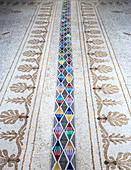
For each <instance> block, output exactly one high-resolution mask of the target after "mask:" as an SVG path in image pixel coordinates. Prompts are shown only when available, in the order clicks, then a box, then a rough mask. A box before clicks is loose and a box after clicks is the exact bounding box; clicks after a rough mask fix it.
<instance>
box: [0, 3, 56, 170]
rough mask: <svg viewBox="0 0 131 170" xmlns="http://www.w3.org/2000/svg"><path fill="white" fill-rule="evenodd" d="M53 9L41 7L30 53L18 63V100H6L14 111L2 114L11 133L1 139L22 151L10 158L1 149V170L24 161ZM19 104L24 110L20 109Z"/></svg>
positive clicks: (0, 117) (13, 87) (28, 47)
mask: <svg viewBox="0 0 131 170" xmlns="http://www.w3.org/2000/svg"><path fill="white" fill-rule="evenodd" d="M52 8H53V3H52V2H49V3H44V4H42V5H40V8H39V11H38V14H37V16H36V19H35V23H33V27H32V30H31V34H30V36H29V37H28V41H27V45H26V46H25V48H24V49H26V50H25V51H23V54H22V59H21V61H20V62H19V63H18V67H17V70H16V74H15V76H14V80H15V83H12V84H11V85H10V87H9V90H10V92H11V94H12V95H13V96H15V95H16V96H17V97H12V95H11V96H10V97H7V98H6V100H5V101H6V105H7V106H8V104H9V106H8V107H10V106H11V109H7V110H4V111H2V112H1V113H0V122H1V123H3V124H5V125H7V129H8V130H7V131H6V132H0V139H1V140H5V141H8V142H15V144H16V148H17V150H18V152H17V153H16V154H14V153H13V154H10V152H9V151H8V149H0V169H2V168H3V167H4V166H5V165H7V166H8V167H12V166H14V167H15V169H18V163H19V162H20V161H21V160H20V156H21V153H22V149H23V145H24V144H25V143H23V139H24V135H25V133H26V129H27V124H28V122H29V119H30V110H31V103H32V102H33V96H34V94H35V89H36V87H37V84H38V81H37V79H38V74H39V72H40V64H41V59H42V51H43V47H44V45H45V42H46V36H47V32H48V27H49V24H50V18H51V14H52ZM21 63H22V64H21ZM13 82H14V81H13ZM14 94H15V95H14ZM18 104H19V106H20V107H18V106H17V105H18ZM8 107H7V108H8ZM5 108H6V107H5ZM12 108H13V109H12ZM15 108H16V109H15ZM21 110H23V112H21ZM20 122H21V123H20ZM16 123H17V124H16ZM14 124H16V125H14ZM18 124H20V128H19V129H18V130H17V129H16V130H11V131H10V130H9V129H12V128H13V127H15V126H16V127H17V125H18ZM9 125H11V126H9ZM13 125H14V126H13ZM18 127H19V126H18Z"/></svg>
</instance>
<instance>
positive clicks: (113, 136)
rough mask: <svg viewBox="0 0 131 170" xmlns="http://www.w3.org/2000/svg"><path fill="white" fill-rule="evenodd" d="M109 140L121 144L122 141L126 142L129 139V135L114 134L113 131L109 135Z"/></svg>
mask: <svg viewBox="0 0 131 170" xmlns="http://www.w3.org/2000/svg"><path fill="white" fill-rule="evenodd" d="M109 140H110V141H111V142H113V143H114V144H115V145H116V144H117V143H119V144H122V143H123V142H125V143H126V142H127V141H131V137H125V135H120V134H117V135H116V134H115V133H112V134H111V135H110V136H109Z"/></svg>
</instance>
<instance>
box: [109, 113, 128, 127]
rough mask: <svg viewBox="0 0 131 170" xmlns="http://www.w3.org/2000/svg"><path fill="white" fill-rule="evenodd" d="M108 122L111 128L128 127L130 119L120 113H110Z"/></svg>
mask: <svg viewBox="0 0 131 170" xmlns="http://www.w3.org/2000/svg"><path fill="white" fill-rule="evenodd" d="M107 120H108V122H109V123H110V125H111V126H119V127H121V126H122V125H127V124H128V120H129V119H128V118H127V117H126V115H124V114H120V113H119V112H109V113H108V115H107Z"/></svg>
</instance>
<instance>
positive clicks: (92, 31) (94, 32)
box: [89, 30, 100, 34]
mask: <svg viewBox="0 0 131 170" xmlns="http://www.w3.org/2000/svg"><path fill="white" fill-rule="evenodd" d="M89 32H90V33H91V34H100V31H99V30H90V31H89Z"/></svg>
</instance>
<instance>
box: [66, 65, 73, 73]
mask: <svg viewBox="0 0 131 170" xmlns="http://www.w3.org/2000/svg"><path fill="white" fill-rule="evenodd" d="M66 70H67V71H68V73H70V72H71V71H72V67H71V66H70V65H69V64H68V65H67V67H66Z"/></svg>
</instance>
